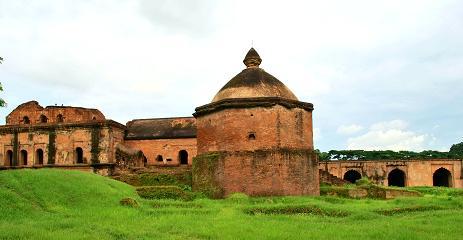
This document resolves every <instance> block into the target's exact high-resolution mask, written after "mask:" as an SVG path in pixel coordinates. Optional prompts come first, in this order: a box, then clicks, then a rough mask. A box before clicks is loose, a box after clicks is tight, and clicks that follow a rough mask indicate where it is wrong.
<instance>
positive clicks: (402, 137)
mask: <svg viewBox="0 0 463 240" xmlns="http://www.w3.org/2000/svg"><path fill="white" fill-rule="evenodd" d="M407 125H408V124H407V122H405V121H402V120H393V121H388V122H379V123H375V124H373V125H372V126H371V127H370V128H369V131H368V132H367V133H365V134H363V135H360V136H357V137H351V138H349V139H348V140H347V148H348V149H363V150H394V151H400V150H411V151H422V150H425V149H426V146H427V144H428V141H435V138H434V137H430V136H429V135H428V134H418V133H415V132H413V131H410V130H407Z"/></svg>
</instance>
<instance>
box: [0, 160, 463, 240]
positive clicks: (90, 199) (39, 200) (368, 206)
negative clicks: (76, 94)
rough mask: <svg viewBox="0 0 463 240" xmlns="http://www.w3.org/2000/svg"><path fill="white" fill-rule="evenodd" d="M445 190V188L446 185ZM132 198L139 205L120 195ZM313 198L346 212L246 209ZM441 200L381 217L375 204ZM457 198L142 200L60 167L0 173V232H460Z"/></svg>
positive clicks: (330, 235)
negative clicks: (124, 200)
mask: <svg viewBox="0 0 463 240" xmlns="http://www.w3.org/2000/svg"><path fill="white" fill-rule="evenodd" d="M445 192H447V191H445ZM124 197H132V198H135V199H137V200H138V201H139V202H141V204H142V206H141V207H140V208H138V209H134V208H129V207H123V206H120V205H119V200H120V199H121V198H124ZM293 205H314V206H317V207H319V208H322V209H326V210H342V211H347V212H349V213H350V215H349V216H347V217H321V216H315V215H263V214H258V215H254V216H253V215H247V214H245V213H244V211H243V210H245V209H248V208H253V207H264V208H265V207H279V206H293ZM416 206H439V207H441V208H444V209H443V210H437V211H436V210H428V211H418V212H411V213H402V214H397V215H393V216H383V215H380V214H378V213H376V212H375V211H376V210H379V209H394V208H407V207H416ZM462 222H463V198H462V197H461V195H460V196H458V194H457V195H456V196H448V195H447V194H441V196H431V195H427V196H425V197H423V198H402V199H396V200H391V201H381V200H371V199H367V200H352V199H342V198H334V197H279V198H246V197H234V198H230V199H226V200H208V199H199V200H195V201H193V202H178V201H168V200H165V201H148V200H141V199H139V198H138V197H137V196H136V194H135V191H134V189H133V188H132V187H131V186H129V185H126V184H124V183H120V182H117V181H114V180H111V179H108V178H104V177H101V176H98V175H94V174H89V173H82V172H76V171H60V170H50V169H43V170H17V171H1V172H0V239H21V238H22V239H89V238H92V239H94V238H99V239H153V238H156V239H217V238H220V239H240V238H241V239H309V238H310V239H343V240H345V239H442V238H445V239H461V236H463V229H462V228H461V226H460V225H461V224H460V223H462Z"/></svg>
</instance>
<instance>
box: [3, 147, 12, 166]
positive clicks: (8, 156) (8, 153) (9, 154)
mask: <svg viewBox="0 0 463 240" xmlns="http://www.w3.org/2000/svg"><path fill="white" fill-rule="evenodd" d="M5 166H13V151H11V150H8V151H6V161H5Z"/></svg>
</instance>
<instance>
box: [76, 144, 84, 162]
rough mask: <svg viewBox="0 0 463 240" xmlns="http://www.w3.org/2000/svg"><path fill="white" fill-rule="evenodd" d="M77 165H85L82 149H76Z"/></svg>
mask: <svg viewBox="0 0 463 240" xmlns="http://www.w3.org/2000/svg"><path fill="white" fill-rule="evenodd" d="M76 163H84V151H83V150H82V148H80V147H77V148H76Z"/></svg>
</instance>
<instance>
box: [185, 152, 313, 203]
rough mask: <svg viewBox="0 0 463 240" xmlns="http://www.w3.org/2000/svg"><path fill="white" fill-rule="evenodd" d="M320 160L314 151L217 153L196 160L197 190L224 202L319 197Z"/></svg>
mask: <svg viewBox="0 0 463 240" xmlns="http://www.w3.org/2000/svg"><path fill="white" fill-rule="evenodd" d="M317 166H318V161H317V156H316V155H315V154H314V153H313V151H311V150H295V149H271V150H257V151H239V152H216V153H208V154H203V155H199V156H197V157H196V158H195V159H194V165H193V170H192V171H193V190H195V191H202V192H205V193H206V194H208V195H209V196H211V197H215V198H222V197H224V196H227V195H229V194H231V193H235V192H242V193H246V194H247V195H250V196H276V195H319V194H320V189H319V176H318V170H317Z"/></svg>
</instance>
